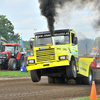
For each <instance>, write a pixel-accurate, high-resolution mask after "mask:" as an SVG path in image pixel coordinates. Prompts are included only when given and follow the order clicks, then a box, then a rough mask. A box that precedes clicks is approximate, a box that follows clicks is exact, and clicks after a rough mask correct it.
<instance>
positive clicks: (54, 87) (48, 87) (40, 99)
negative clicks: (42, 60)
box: [0, 77, 100, 100]
mask: <svg viewBox="0 0 100 100" xmlns="http://www.w3.org/2000/svg"><path fill="white" fill-rule="evenodd" d="M96 89H97V94H98V95H100V82H99V81H98V82H97V83H96ZM90 91H91V86H88V85H76V84H75V82H74V81H72V82H70V84H69V83H68V84H48V82H47V78H46V77H42V79H41V81H40V82H38V83H33V82H32V81H31V79H30V77H28V78H23V79H22V78H20V79H17V78H16V79H11V78H10V79H9V80H8V79H5V80H3V79H1V80H0V100H61V99H65V98H66V99H71V98H77V97H85V96H90Z"/></svg>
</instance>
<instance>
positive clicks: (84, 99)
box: [63, 97, 100, 100]
mask: <svg viewBox="0 0 100 100" xmlns="http://www.w3.org/2000/svg"><path fill="white" fill-rule="evenodd" d="M63 100H67V99H63ZM69 100H100V98H99V97H98V98H97V99H90V98H77V99H69Z"/></svg>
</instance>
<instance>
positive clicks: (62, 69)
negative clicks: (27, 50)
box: [27, 29, 78, 83]
mask: <svg viewBox="0 0 100 100" xmlns="http://www.w3.org/2000/svg"><path fill="white" fill-rule="evenodd" d="M31 47H32V45H31ZM33 49H34V56H32V57H28V66H27V70H28V71H30V73H31V79H32V81H33V82H38V81H40V79H41V76H48V80H49V83H50V80H53V78H54V77H55V78H58V77H59V76H60V79H62V77H63V76H64V77H63V79H65V78H68V79H72V78H76V76H77V69H78V68H77V64H78V62H77V60H78V45H77V37H76V33H75V31H74V30H72V29H63V30H55V31H54V34H53V36H51V34H50V32H49V31H45V32H37V33H35V40H34V48H33Z"/></svg>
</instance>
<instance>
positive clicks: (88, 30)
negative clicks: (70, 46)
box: [0, 0, 100, 41]
mask: <svg viewBox="0 0 100 100" xmlns="http://www.w3.org/2000/svg"><path fill="white" fill-rule="evenodd" d="M39 5H40V4H39V2H38V0H0V15H6V18H8V20H10V21H11V22H12V24H13V25H14V32H15V33H19V35H21V37H22V39H23V40H27V41H28V40H29V39H30V38H31V37H34V33H35V32H40V31H48V27H47V20H46V18H45V17H44V16H42V15H41V12H40V9H39ZM70 9H71V8H69V9H67V8H66V7H65V8H64V9H57V11H58V17H57V18H56V21H55V24H54V26H55V29H73V30H75V32H76V33H77V37H78V38H79V39H83V38H90V39H95V38H96V37H98V36H99V37H100V31H97V29H93V27H92V22H93V18H94V17H95V13H94V12H92V11H91V10H89V9H88V8H86V7H85V8H84V9H81V10H72V11H71V12H70Z"/></svg>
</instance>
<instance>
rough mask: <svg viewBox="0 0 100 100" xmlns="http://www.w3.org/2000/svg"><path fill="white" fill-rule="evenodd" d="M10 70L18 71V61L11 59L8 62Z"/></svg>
mask: <svg viewBox="0 0 100 100" xmlns="http://www.w3.org/2000/svg"><path fill="white" fill-rule="evenodd" d="M8 69H9V70H15V69H16V59H15V58H10V59H9V61H8Z"/></svg>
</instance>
